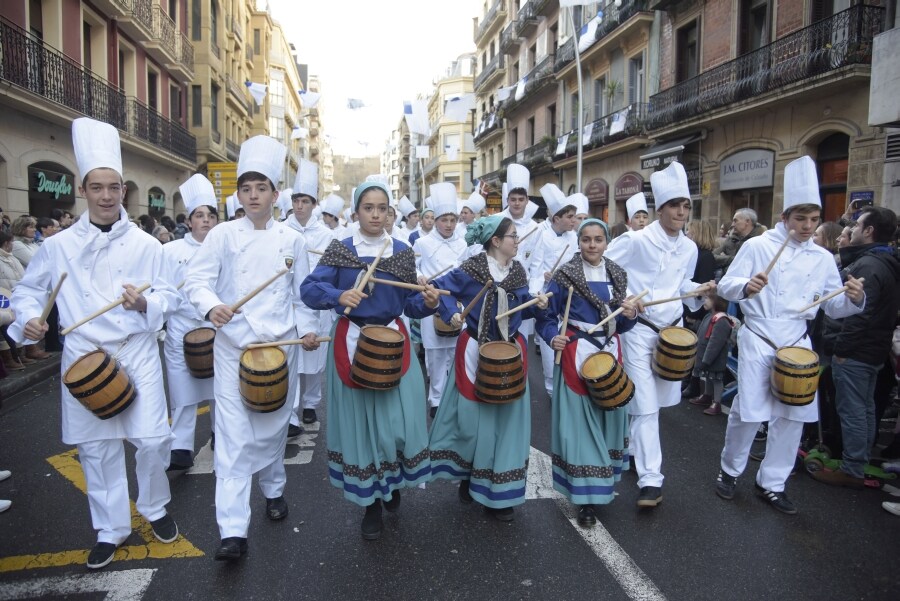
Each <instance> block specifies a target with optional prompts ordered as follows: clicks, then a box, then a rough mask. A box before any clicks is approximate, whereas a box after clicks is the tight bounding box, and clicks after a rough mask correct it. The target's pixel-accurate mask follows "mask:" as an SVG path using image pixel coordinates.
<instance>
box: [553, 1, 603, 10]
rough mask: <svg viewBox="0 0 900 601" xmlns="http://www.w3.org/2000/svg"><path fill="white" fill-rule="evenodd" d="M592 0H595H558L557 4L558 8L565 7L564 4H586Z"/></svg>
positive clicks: (591, 2)
mask: <svg viewBox="0 0 900 601" xmlns="http://www.w3.org/2000/svg"><path fill="white" fill-rule="evenodd" d="M594 2H596V0H559V6H560V8H565V7H566V6H587V5H588V4H593V3H594Z"/></svg>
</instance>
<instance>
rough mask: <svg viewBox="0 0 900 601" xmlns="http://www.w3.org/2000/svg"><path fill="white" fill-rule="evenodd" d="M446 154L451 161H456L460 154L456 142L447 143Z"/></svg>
mask: <svg viewBox="0 0 900 601" xmlns="http://www.w3.org/2000/svg"><path fill="white" fill-rule="evenodd" d="M444 154H446V155H447V158H448V159H450V160H451V161H455V160H456V159H457V157H458V156H459V146H457V145H456V144H447V145H446V146H444Z"/></svg>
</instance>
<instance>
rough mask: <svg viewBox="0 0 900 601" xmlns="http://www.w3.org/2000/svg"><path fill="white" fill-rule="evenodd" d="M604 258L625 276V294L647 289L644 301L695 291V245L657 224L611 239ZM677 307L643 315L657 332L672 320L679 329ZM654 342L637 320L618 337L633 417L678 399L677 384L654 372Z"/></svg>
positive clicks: (693, 305)
mask: <svg viewBox="0 0 900 601" xmlns="http://www.w3.org/2000/svg"><path fill="white" fill-rule="evenodd" d="M604 257H605V258H607V259H609V260H611V261H613V262H614V263H617V264H618V265H619V266H620V267H622V269H624V270H625V271H626V272H627V273H628V294H629V295H632V294H637V293H638V292H641V291H642V290H644V289H645V288H646V289H648V290H649V291H650V292H649V293H648V294H647V295H646V296H644V297H643V299H642V300H643V301H645V302H646V301H651V300H658V299H663V298H671V297H675V296H681V295H683V294H687V293H688V292H691V291H693V290H695V289H696V288H698V287H699V284H696V283H694V282H692V281H691V278H692V277H694V268H695V267H696V265H697V245H696V244H694V243H693V242H692V241H691V240H690V239H688V238H687V236H685V235H684V234H683V233H682V232H679V233H678V236H677V237H676V238H675V240H674V241H673V240H672V239H671V238H670V237H669V236H668V235H667V234H666V233H665V231H664V230H663V229H662V226H661V225H660V224H659V221H654V222H653V223H651V224H650V225H648V226H647V227H645V228H644V229H643V230H640V231H637V232H626V233H624V234H622V235H621V236H619V237H618V238H615V239H614V240H613V241H612V242H611V243H610V245H609V248H608V249H607V251H606V252H605V253H604ZM683 303H684V304H686V305H688V307H689V308H690V309H692V310H696V309H699V308H700V306H701V305H702V301H701V300H700V299H698V298H689V299H684V301H683ZM681 305H682V302H679V301H675V302H671V303H664V304H661V305H655V306H653V307H648V308H647V309H646V312H645V313H644V314H643V315H642V317H643V318H644V319H646V320H647V321H650V322H651V323H653V324H655V325H656V326H657V327H659V328H664V327H666V326H669V325H672V324H673V322H674V324H675V325H681V323H682V319H681V313H682V308H681ZM657 338H658V334H657V333H656V332H655V331H654V330H653V329H651V328H649V327H647V326H645V325H643V324H642V323H640V322H638V323H637V324H636V325H635V326H634V328H632V329H631V330H629V331H628V332H626V333H625V334H623V335H622V348H623V358H624V364H625V372H626V373H627V374H628V377H629V378H631V380H632V381H633V382H634V386H635V395H634V400H633V401H632V402H631V403H629V405H628V408H629V409H628V410H629V413H631V415H648V414H651V413H656V412H657V411H659V409H660V408H662V407H670V406H672V405H677V404H678V402H679V401H680V400H681V384H680V383H679V382H669V381H667V380H662V379H660V378H658V377H657V376H656V375H655V374H654V373H653V370H652V367H651V363H652V356H653V351H654V349H655V348H656V342H657Z"/></svg>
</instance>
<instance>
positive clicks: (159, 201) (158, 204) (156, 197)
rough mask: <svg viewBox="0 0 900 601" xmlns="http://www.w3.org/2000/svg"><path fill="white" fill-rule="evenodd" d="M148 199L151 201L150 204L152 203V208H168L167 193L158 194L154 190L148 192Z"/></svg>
mask: <svg viewBox="0 0 900 601" xmlns="http://www.w3.org/2000/svg"><path fill="white" fill-rule="evenodd" d="M148 200H149V201H150V202H149V204H150V208H151V209H165V208H166V195H165V194H164V193H162V192H160V193H156V194H155V193H153V192H150V193H149V194H148Z"/></svg>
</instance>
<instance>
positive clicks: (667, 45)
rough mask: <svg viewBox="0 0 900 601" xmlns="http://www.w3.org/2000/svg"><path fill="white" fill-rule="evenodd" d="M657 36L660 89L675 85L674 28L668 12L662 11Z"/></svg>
mask: <svg viewBox="0 0 900 601" xmlns="http://www.w3.org/2000/svg"><path fill="white" fill-rule="evenodd" d="M659 37H660V40H659V89H660V91H662V90H665V89H667V88H671V87H672V86H673V85H675V42H674V28H673V24H672V16H671V15H670V14H669V13H662V23H661V27H660V32H659Z"/></svg>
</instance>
